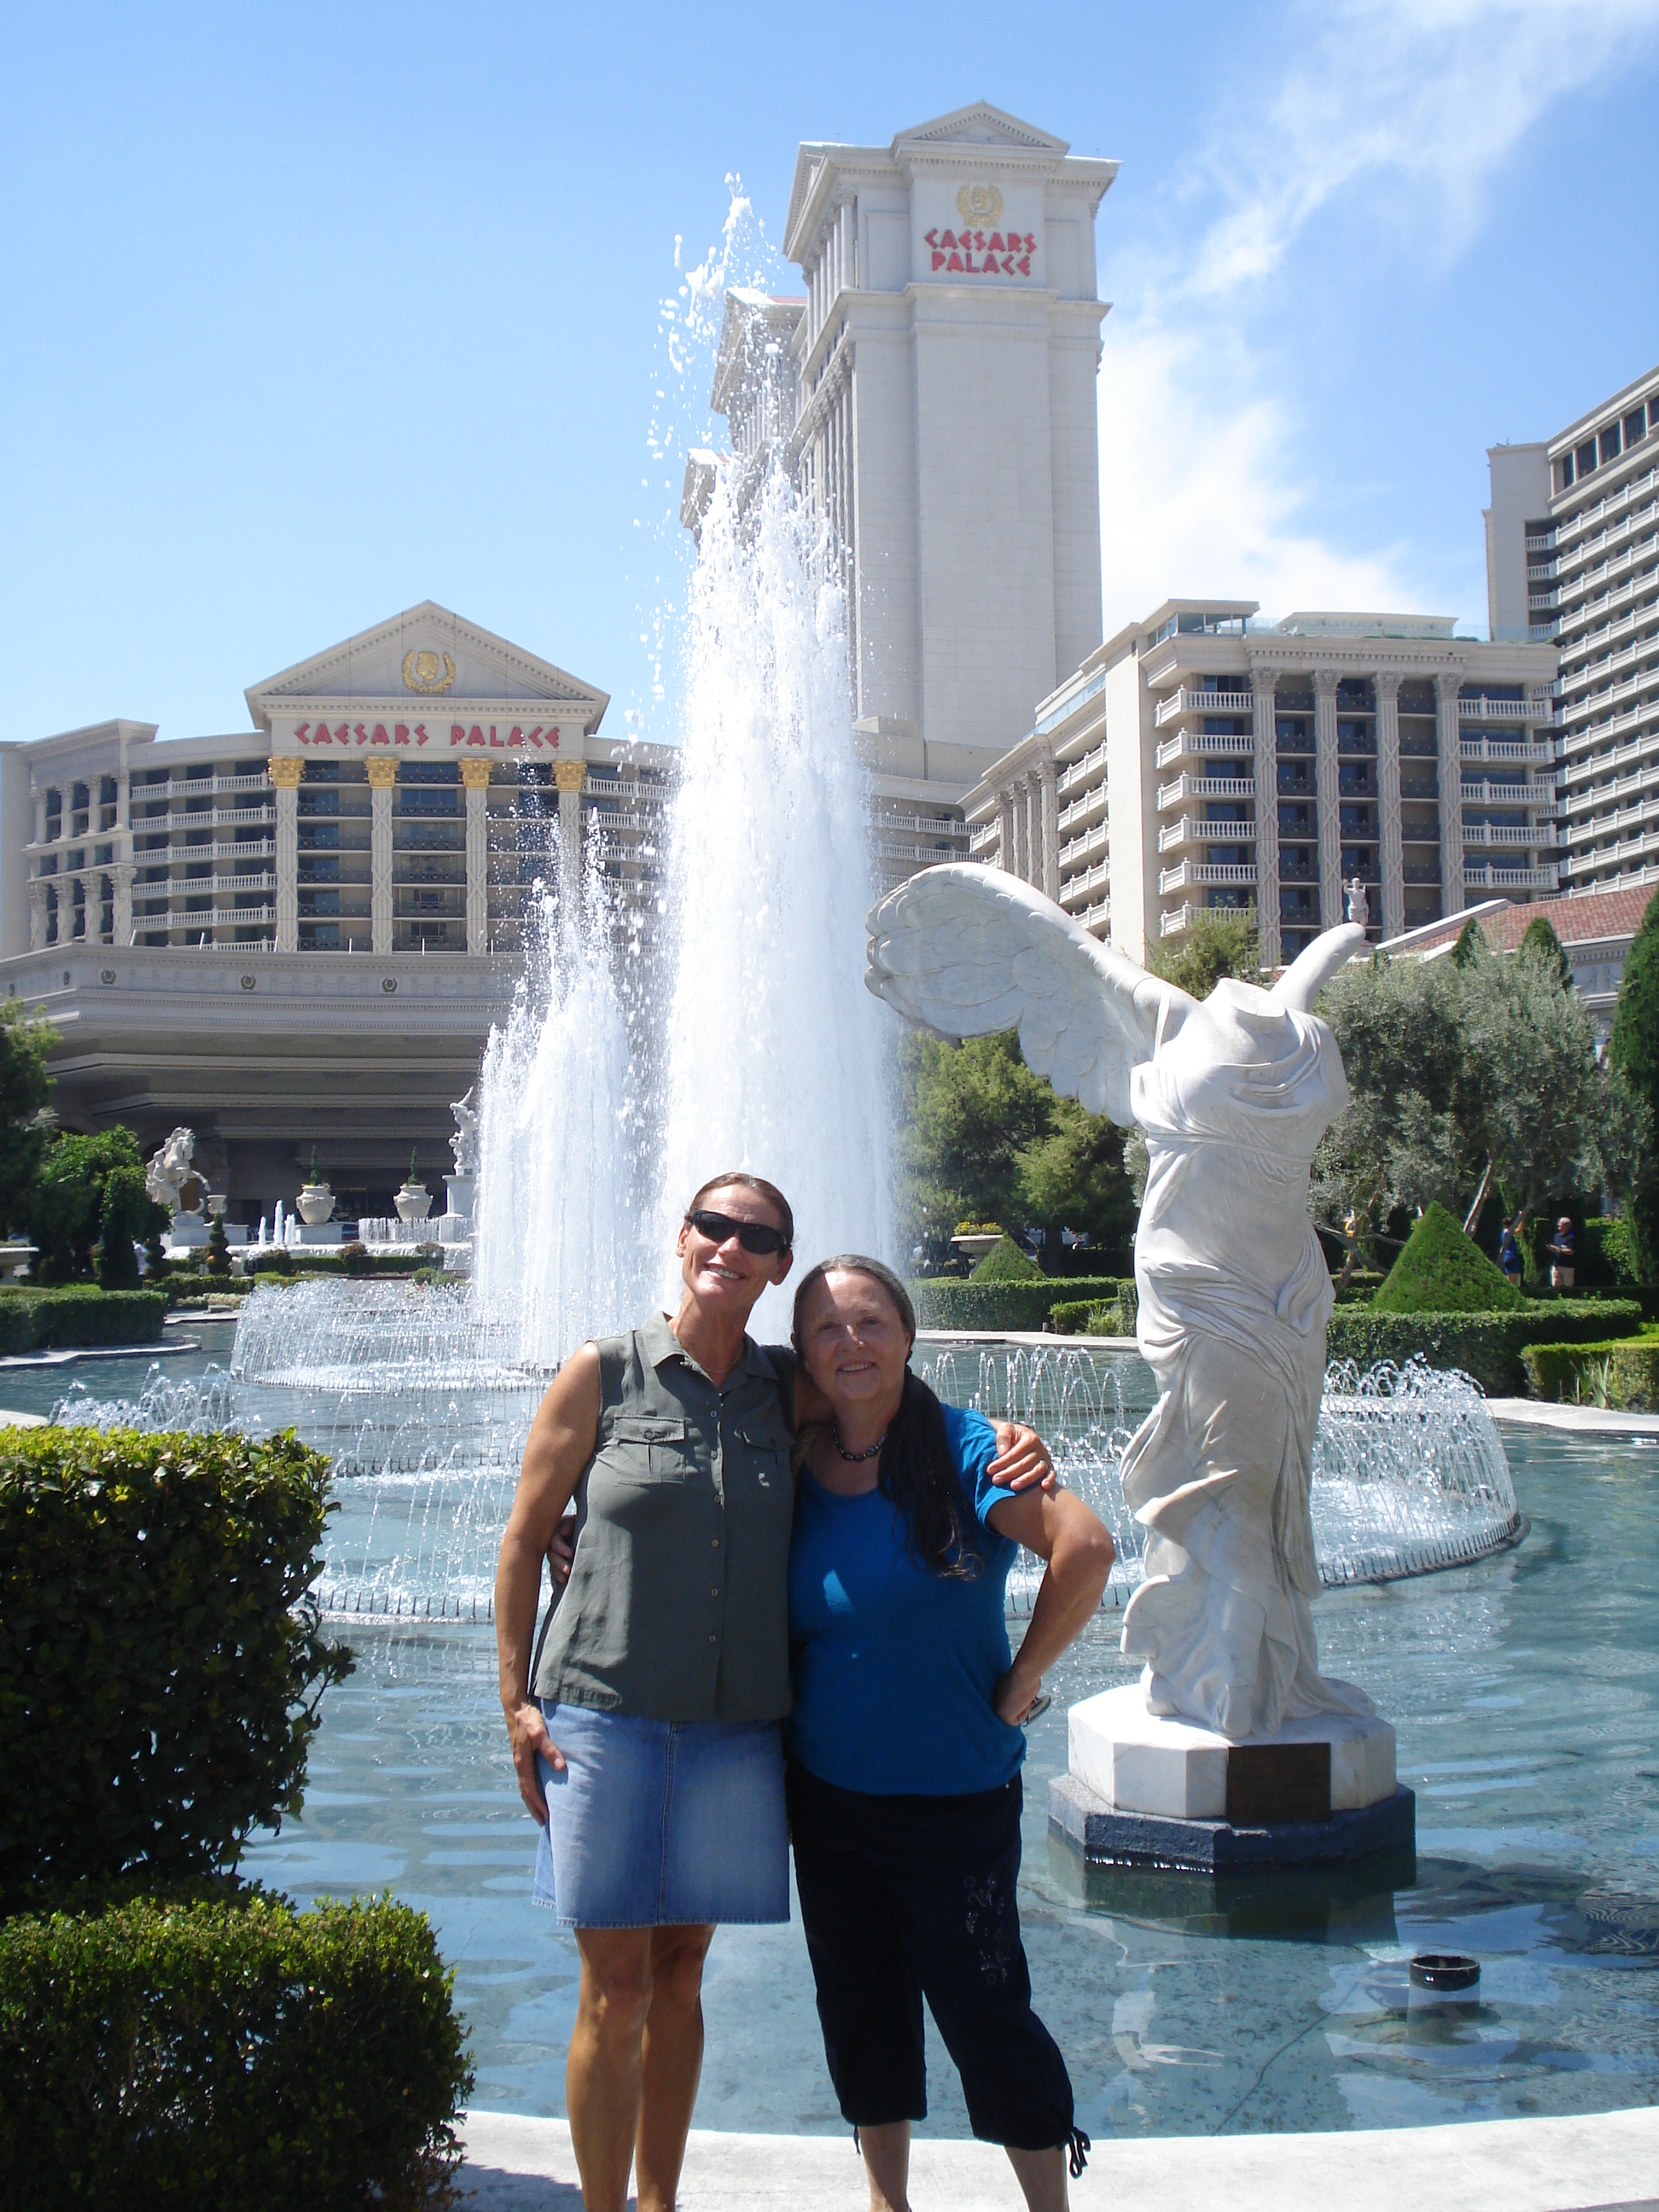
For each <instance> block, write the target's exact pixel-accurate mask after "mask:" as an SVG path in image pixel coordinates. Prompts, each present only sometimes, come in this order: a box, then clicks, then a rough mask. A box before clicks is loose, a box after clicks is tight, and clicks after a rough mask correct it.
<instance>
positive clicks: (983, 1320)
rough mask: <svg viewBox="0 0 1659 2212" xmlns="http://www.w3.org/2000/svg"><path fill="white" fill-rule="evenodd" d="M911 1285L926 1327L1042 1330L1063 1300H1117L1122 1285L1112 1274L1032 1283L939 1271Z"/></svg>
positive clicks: (920, 1323) (1047, 1277) (920, 1320)
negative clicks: (983, 1279) (978, 1278)
mask: <svg viewBox="0 0 1659 2212" xmlns="http://www.w3.org/2000/svg"><path fill="white" fill-rule="evenodd" d="M908 1287H909V1291H910V1297H911V1300H912V1302H913V1303H914V1304H915V1310H916V1322H917V1324H918V1326H919V1327H921V1328H938V1329H959V1328H963V1329H968V1328H979V1329H1014V1330H1022V1331H1023V1330H1026V1329H1040V1328H1042V1324H1043V1322H1045V1321H1047V1319H1048V1315H1049V1313H1050V1311H1051V1310H1052V1309H1053V1308H1054V1307H1055V1306H1056V1305H1059V1304H1062V1303H1066V1304H1094V1303H1098V1302H1102V1301H1105V1300H1110V1299H1115V1298H1116V1297H1117V1296H1118V1292H1119V1288H1120V1285H1119V1284H1118V1281H1117V1279H1116V1278H1115V1276H1111V1275H1098V1276H1094V1277H1090V1276H1088V1275H1072V1276H1069V1277H1067V1276H1056V1275H1040V1276H1038V1277H1037V1279H1036V1281H1035V1282H1027V1283H976V1282H974V1281H971V1280H969V1281H967V1282H963V1280H961V1279H960V1278H957V1277H953V1276H940V1275H935V1276H931V1277H928V1278H927V1279H925V1280H923V1281H920V1282H913V1283H911V1284H910V1285H909V1286H908ZM1132 1287H1133V1286H1132Z"/></svg>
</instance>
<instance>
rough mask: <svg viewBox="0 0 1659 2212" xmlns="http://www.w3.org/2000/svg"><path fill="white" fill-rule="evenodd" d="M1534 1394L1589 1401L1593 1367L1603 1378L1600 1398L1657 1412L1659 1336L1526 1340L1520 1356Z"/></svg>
mask: <svg viewBox="0 0 1659 2212" xmlns="http://www.w3.org/2000/svg"><path fill="white" fill-rule="evenodd" d="M1521 1358H1522V1364H1523V1366H1524V1367H1525V1369H1526V1370H1527V1383H1528V1388H1529V1389H1530V1390H1531V1392H1532V1395H1533V1396H1534V1397H1535V1398H1544V1399H1547V1400H1548V1401H1550V1402H1551V1403H1552V1404H1554V1403H1556V1402H1558V1401H1565V1403H1567V1404H1579V1403H1583V1404H1586V1405H1588V1404H1590V1403H1593V1402H1595V1393H1593V1391H1592V1389H1591V1388H1590V1380H1591V1376H1592V1372H1593V1371H1595V1372H1599V1374H1600V1375H1601V1376H1605V1378H1606V1388H1605V1399H1606V1402H1607V1405H1609V1406H1613V1407H1620V1408H1622V1409H1623V1410H1624V1411H1625V1412H1626V1413H1659V1340H1656V1339H1655V1338H1653V1337H1650V1336H1636V1337H1626V1338H1621V1339H1619V1340H1613V1339H1608V1340H1607V1341H1606V1342H1604V1343H1601V1344H1529V1345H1528V1346H1527V1348H1526V1350H1525V1351H1524V1352H1522V1355H1521Z"/></svg>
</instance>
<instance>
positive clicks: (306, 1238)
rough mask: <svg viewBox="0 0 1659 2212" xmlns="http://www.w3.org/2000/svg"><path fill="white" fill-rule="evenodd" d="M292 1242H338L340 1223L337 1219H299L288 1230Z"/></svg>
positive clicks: (289, 1239)
mask: <svg viewBox="0 0 1659 2212" xmlns="http://www.w3.org/2000/svg"><path fill="white" fill-rule="evenodd" d="M288 1241H289V1243H290V1244H337V1243H339V1242H340V1241H341V1240H340V1225H339V1223H338V1222H337V1221H299V1222H295V1224H294V1225H293V1226H292V1227H291V1228H290V1229H289V1232H288Z"/></svg>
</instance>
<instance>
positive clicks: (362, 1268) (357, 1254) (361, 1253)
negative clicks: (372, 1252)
mask: <svg viewBox="0 0 1659 2212" xmlns="http://www.w3.org/2000/svg"><path fill="white" fill-rule="evenodd" d="M340 1267H341V1271H342V1273H345V1274H348V1275H368V1274H372V1273H374V1261H372V1260H371V1259H370V1257H369V1255H368V1246H367V1245H366V1244H361V1243H352V1244H342V1245H341V1247H340Z"/></svg>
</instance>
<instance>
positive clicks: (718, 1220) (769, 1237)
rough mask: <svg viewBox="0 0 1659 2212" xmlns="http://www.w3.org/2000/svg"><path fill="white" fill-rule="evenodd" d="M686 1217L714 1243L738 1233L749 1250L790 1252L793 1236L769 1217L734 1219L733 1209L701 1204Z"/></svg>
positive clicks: (740, 1239) (756, 1251) (699, 1232)
mask: <svg viewBox="0 0 1659 2212" xmlns="http://www.w3.org/2000/svg"><path fill="white" fill-rule="evenodd" d="M685 1218H686V1219H687V1220H688V1221H689V1222H690V1225H691V1226H692V1228H694V1229H695V1230H696V1232H697V1234H698V1236H699V1237H707V1238H708V1241H709V1243H711V1244H724V1243H725V1242H726V1238H727V1237H736V1238H737V1240H738V1243H739V1244H741V1245H742V1247H743V1249H744V1251H745V1252H754V1253H757V1254H765V1253H772V1252H787V1250H788V1249H789V1239H788V1238H787V1237H786V1236H785V1235H784V1233H783V1231H782V1230H781V1229H774V1228H773V1226H772V1225H771V1224H770V1222H768V1221H733V1219H732V1217H731V1215H730V1214H729V1213H711V1212H709V1211H708V1208H707V1207H706V1206H699V1207H698V1208H697V1211H696V1212H695V1213H688V1214H687V1215H686V1217H685Z"/></svg>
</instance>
